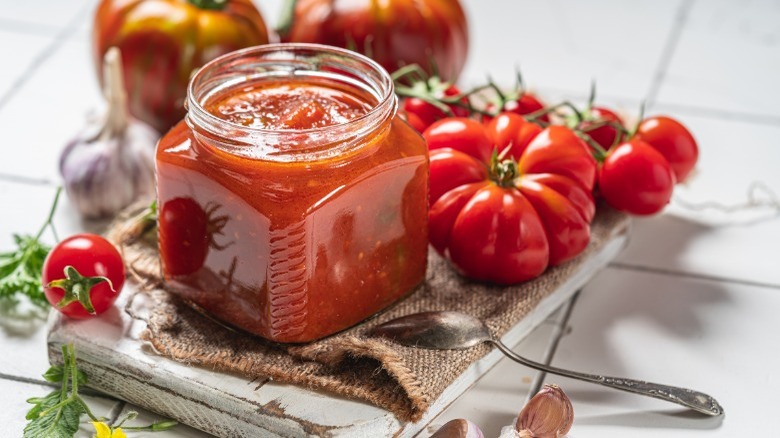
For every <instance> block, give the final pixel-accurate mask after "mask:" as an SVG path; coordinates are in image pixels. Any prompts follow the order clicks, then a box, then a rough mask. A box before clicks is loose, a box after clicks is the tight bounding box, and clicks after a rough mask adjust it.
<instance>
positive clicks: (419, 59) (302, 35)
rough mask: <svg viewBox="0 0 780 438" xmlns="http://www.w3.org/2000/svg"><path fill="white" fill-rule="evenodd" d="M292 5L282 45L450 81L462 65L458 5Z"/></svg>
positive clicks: (400, 0)
mask: <svg viewBox="0 0 780 438" xmlns="http://www.w3.org/2000/svg"><path fill="white" fill-rule="evenodd" d="M287 3H288V4H290V2H287ZM294 3H297V4H294ZM293 5H294V6H295V10H294V14H290V15H289V16H290V17H291V18H292V23H288V22H282V23H281V25H280V26H279V27H280V29H281V30H280V34H281V35H280V37H281V40H282V42H296V43H319V44H326V45H329V46H337V47H344V48H347V49H352V50H356V51H358V52H360V53H363V54H364V55H367V56H369V57H371V58H373V59H374V60H376V61H377V62H378V63H379V64H381V65H382V67H384V68H385V69H386V70H387V71H390V72H392V71H395V70H397V69H398V68H399V67H403V66H405V65H411V64H417V65H419V66H420V67H422V68H423V69H425V71H427V72H428V73H429V74H433V73H439V74H440V75H441V77H442V78H444V79H445V80H453V81H454V80H455V79H457V77H458V75H459V74H460V72H461V70H462V69H463V66H464V65H465V63H466V55H467V54H468V46H469V35H468V23H467V20H466V14H465V13H464V12H463V8H462V7H461V4H460V2H459V1H458V0H393V1H381V2H380V1H375V0H298V1H297V2H293ZM434 67H435V68H434Z"/></svg>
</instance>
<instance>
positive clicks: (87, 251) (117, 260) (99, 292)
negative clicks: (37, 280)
mask: <svg viewBox="0 0 780 438" xmlns="http://www.w3.org/2000/svg"><path fill="white" fill-rule="evenodd" d="M41 282H42V283H43V285H44V291H43V292H44V294H46V299H47V300H48V301H49V303H50V304H51V305H52V306H53V307H54V308H55V309H57V310H59V311H60V312H62V313H63V314H65V315H67V316H69V317H71V318H76V319H83V318H88V317H90V316H94V315H99V314H101V313H103V312H105V311H106V310H108V308H110V307H111V305H112V304H114V301H116V299H117V297H118V296H119V292H120V291H121V290H122V286H123V285H124V284H125V266H124V263H123V262H122V256H121V255H120V254H119V251H117V249H116V248H115V247H114V245H112V244H111V243H110V242H109V241H108V240H106V239H104V238H103V237H100V236H98V235H95V234H86V233H85V234H76V235H74V236H71V237H68V238H67V239H65V240H63V241H62V242H60V243H58V244H57V246H55V247H54V248H53V249H52V250H51V252H50V253H49V255H48V256H47V257H46V261H45V262H44V263H43V272H42V275H41Z"/></svg>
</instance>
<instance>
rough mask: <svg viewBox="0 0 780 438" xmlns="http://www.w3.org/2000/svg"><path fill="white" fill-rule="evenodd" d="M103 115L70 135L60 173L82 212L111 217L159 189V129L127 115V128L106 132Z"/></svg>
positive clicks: (69, 193)
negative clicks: (156, 181)
mask: <svg viewBox="0 0 780 438" xmlns="http://www.w3.org/2000/svg"><path fill="white" fill-rule="evenodd" d="M103 128H104V126H103V121H100V122H99V123H97V124H94V125H91V126H88V127H87V128H86V129H85V130H84V131H82V133H80V134H79V135H78V136H77V137H76V138H75V139H73V140H72V141H70V142H69V143H68V144H67V145H66V147H65V149H64V150H63V152H62V156H61V157H60V174H61V175H62V179H63V181H64V185H65V190H66V192H67V193H68V197H69V198H70V200H71V202H72V203H73V204H74V205H75V206H76V207H77V208H78V210H79V212H81V214H82V216H84V217H87V218H90V219H97V218H104V217H111V216H113V215H115V214H116V213H118V212H119V211H120V210H121V209H123V208H124V207H126V206H127V205H129V204H130V203H131V202H133V201H135V200H136V199H139V198H140V197H149V198H151V197H152V195H153V194H154V152H155V145H156V143H157V140H158V138H159V134H157V131H155V130H154V129H152V128H151V127H149V126H147V125H145V124H143V123H141V122H137V121H128V123H127V124H126V126H125V127H124V129H123V130H122V132H112V133H110V135H105V133H106V131H105V130H104V129H103Z"/></svg>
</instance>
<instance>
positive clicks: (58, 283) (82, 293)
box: [46, 266, 116, 315]
mask: <svg viewBox="0 0 780 438" xmlns="http://www.w3.org/2000/svg"><path fill="white" fill-rule="evenodd" d="M103 282H107V283H108V287H109V288H111V291H112V292H116V291H115V290H114V285H113V284H111V280H109V279H108V278H106V277H100V276H97V277H85V276H83V275H81V274H80V273H79V271H77V270H76V268H74V267H73V266H66V267H65V278H63V279H60V280H54V281H52V282H50V283H49V284H48V285H46V287H58V288H60V289H62V290H64V291H65V295H64V296H63V297H62V299H61V300H60V301H59V302H58V303H57V307H59V308H60V309H62V308H63V307H65V306H67V305H68V304H70V303H73V302H76V301H78V302H79V303H81V305H82V306H83V307H84V310H86V311H87V312H89V313H90V314H93V315H94V314H95V308H94V307H93V306H92V300H91V299H90V297H89V291H90V290H92V287H93V286H95V285H97V284H100V283H103Z"/></svg>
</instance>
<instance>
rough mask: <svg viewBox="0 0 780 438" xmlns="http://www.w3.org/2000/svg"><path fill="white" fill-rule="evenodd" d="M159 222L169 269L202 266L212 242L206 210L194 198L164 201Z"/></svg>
mask: <svg viewBox="0 0 780 438" xmlns="http://www.w3.org/2000/svg"><path fill="white" fill-rule="evenodd" d="M159 222H160V223H159V230H160V236H159V237H160V246H161V247H165V250H163V251H160V254H162V255H163V257H162V264H163V268H164V270H165V272H166V273H168V274H170V275H188V274H192V273H193V272H195V271H197V270H198V269H200V268H201V267H202V266H203V263H204V262H205V261H206V255H208V251H209V243H210V242H211V236H209V230H208V228H209V218H208V215H207V214H206V211H205V210H204V209H203V208H202V207H201V206H200V205H199V204H198V203H197V202H196V201H195V200H194V199H192V198H173V199H171V200H169V201H166V202H164V203H162V205H161V207H160V214H159Z"/></svg>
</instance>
